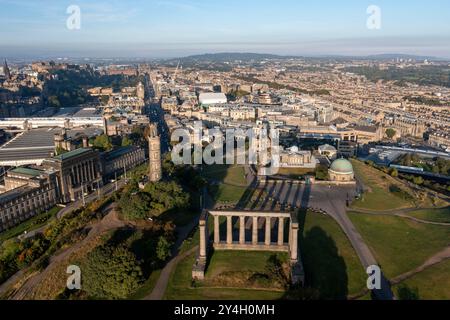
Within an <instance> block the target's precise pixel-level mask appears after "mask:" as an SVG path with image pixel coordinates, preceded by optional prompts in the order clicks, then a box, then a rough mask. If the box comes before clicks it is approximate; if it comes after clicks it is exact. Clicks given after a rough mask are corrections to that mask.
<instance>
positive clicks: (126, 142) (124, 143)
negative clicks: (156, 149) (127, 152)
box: [122, 136, 133, 147]
mask: <svg viewBox="0 0 450 320" xmlns="http://www.w3.org/2000/svg"><path fill="white" fill-rule="evenodd" d="M132 145H133V141H132V140H131V139H130V138H128V137H127V136H124V137H123V138H122V147H129V146H132Z"/></svg>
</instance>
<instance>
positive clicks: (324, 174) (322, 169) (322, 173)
mask: <svg viewBox="0 0 450 320" xmlns="http://www.w3.org/2000/svg"><path fill="white" fill-rule="evenodd" d="M316 179H317V180H327V179H328V168H327V167H326V166H323V165H319V166H318V167H317V169H316Z"/></svg>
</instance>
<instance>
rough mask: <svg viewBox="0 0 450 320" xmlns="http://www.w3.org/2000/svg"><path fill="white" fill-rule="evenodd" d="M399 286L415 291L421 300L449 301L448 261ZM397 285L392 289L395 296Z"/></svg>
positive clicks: (449, 273)
mask: <svg viewBox="0 0 450 320" xmlns="http://www.w3.org/2000/svg"><path fill="white" fill-rule="evenodd" d="M401 285H406V286H407V287H408V288H411V289H417V290H418V294H419V298H420V299H422V300H449V299H450V260H446V261H444V262H441V263H440V264H437V265H435V266H433V267H431V268H429V269H427V270H425V271H423V272H421V273H419V274H417V275H415V276H413V277H412V278H410V279H408V280H406V281H404V282H403V283H401ZM398 287H399V286H398V285H397V286H395V287H394V293H396V294H397V290H398Z"/></svg>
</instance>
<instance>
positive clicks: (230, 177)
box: [203, 165, 247, 187]
mask: <svg viewBox="0 0 450 320" xmlns="http://www.w3.org/2000/svg"><path fill="white" fill-rule="evenodd" d="M203 176H204V177H205V178H206V179H210V180H215V181H219V182H223V183H225V184H231V185H236V186H241V187H246V186H247V181H246V179H245V170H244V167H242V166H228V165H212V166H204V169H203Z"/></svg>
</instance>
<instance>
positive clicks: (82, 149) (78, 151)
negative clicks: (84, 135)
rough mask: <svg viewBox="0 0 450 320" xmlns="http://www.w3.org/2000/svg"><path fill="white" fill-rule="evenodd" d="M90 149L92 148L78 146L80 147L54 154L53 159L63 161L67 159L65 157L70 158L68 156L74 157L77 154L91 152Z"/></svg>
mask: <svg viewBox="0 0 450 320" xmlns="http://www.w3.org/2000/svg"><path fill="white" fill-rule="evenodd" d="M91 151H92V149H85V148H80V149H76V150H73V151H70V152H66V153H63V154H61V155H59V156H56V157H55V159H56V160H60V161H64V160H67V159H70V158H74V157H77V156H79V155H82V154H84V153H88V152H91Z"/></svg>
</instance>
